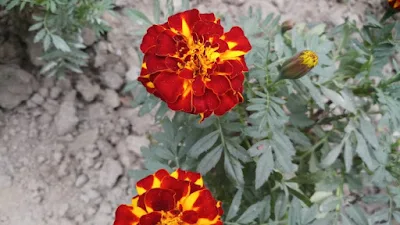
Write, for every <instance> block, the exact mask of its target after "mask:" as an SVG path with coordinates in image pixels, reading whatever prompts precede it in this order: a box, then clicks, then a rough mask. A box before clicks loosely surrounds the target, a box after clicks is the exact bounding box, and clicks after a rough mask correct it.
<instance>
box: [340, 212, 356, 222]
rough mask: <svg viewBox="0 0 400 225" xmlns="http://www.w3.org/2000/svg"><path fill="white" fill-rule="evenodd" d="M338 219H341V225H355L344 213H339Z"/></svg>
mask: <svg viewBox="0 0 400 225" xmlns="http://www.w3.org/2000/svg"><path fill="white" fill-rule="evenodd" d="M340 217H341V218H342V223H343V225H355V224H354V223H353V222H352V221H351V220H350V218H349V217H347V216H346V214H345V213H341V214H340Z"/></svg>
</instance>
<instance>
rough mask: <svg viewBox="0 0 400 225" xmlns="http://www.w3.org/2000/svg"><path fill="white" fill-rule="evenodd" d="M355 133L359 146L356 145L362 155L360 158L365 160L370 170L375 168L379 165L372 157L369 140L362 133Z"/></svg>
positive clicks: (357, 150)
mask: <svg viewBox="0 0 400 225" xmlns="http://www.w3.org/2000/svg"><path fill="white" fill-rule="evenodd" d="M355 134H356V137H357V147H356V152H357V154H358V155H359V156H360V158H361V159H362V160H363V162H364V163H365V164H366V165H367V166H368V168H369V169H370V170H375V169H376V167H377V166H378V165H376V161H375V160H374V159H373V158H372V156H371V154H370V152H369V148H368V145H367V142H366V141H365V139H364V138H363V137H362V136H361V134H360V133H358V132H355Z"/></svg>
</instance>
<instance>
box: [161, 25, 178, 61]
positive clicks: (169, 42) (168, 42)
mask: <svg viewBox="0 0 400 225" xmlns="http://www.w3.org/2000/svg"><path fill="white" fill-rule="evenodd" d="M173 35H174V33H173V32H172V31H170V30H165V31H164V32H162V33H161V34H159V35H158V37H157V49H156V54H157V55H160V56H167V55H169V56H172V55H175V54H176V52H177V48H176V45H175V44H176V42H175V40H174V39H173V38H172V37H173Z"/></svg>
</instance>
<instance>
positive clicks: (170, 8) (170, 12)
mask: <svg viewBox="0 0 400 225" xmlns="http://www.w3.org/2000/svg"><path fill="white" fill-rule="evenodd" d="M166 7H167V11H168V14H167V17H169V16H172V15H173V14H174V11H175V9H174V2H173V1H172V0H167V3H166Z"/></svg>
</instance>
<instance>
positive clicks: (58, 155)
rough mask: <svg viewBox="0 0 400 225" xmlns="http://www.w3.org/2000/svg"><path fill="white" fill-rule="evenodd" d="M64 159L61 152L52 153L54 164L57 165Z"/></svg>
mask: <svg viewBox="0 0 400 225" xmlns="http://www.w3.org/2000/svg"><path fill="white" fill-rule="evenodd" d="M63 158H64V154H63V153H62V152H61V151H55V152H54V153H53V159H54V161H53V162H54V164H55V165H59V164H60V163H61V161H62V159H63Z"/></svg>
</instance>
